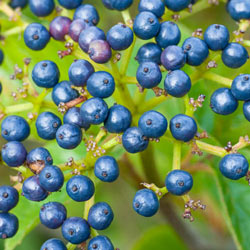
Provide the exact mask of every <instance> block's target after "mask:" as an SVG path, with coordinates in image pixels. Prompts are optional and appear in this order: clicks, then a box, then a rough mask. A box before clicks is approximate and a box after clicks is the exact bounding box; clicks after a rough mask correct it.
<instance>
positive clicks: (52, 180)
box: [39, 165, 64, 192]
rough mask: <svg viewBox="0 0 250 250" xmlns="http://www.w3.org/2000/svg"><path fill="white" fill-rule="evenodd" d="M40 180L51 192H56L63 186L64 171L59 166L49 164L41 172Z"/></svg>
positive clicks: (44, 187) (43, 186)
mask: <svg viewBox="0 0 250 250" xmlns="http://www.w3.org/2000/svg"><path fill="white" fill-rule="evenodd" d="M39 182H40V186H41V187H42V188H43V189H45V190H47V191H49V192H56V191H58V190H60V189H61V187H62V186H63V183H64V176H63V172H62V170H61V169H60V168H59V167H57V166H53V165H47V166H45V167H44V169H43V170H42V171H41V173H40V174H39Z"/></svg>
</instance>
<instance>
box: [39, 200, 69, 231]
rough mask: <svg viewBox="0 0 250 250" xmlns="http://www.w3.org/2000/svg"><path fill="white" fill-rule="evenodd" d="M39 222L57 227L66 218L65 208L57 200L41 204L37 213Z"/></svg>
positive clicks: (53, 227)
mask: <svg viewBox="0 0 250 250" xmlns="http://www.w3.org/2000/svg"><path fill="white" fill-rule="evenodd" d="M39 217H40V221H41V223H42V224H43V225H44V226H46V227H48V228H50V229H56V228H59V227H60V226H61V225H62V224H63V222H64V221H65V220H66V218H67V210H66V208H65V207H64V205H63V204H61V203H59V202H48V203H46V204H44V205H42V206H41V209H40V213H39Z"/></svg>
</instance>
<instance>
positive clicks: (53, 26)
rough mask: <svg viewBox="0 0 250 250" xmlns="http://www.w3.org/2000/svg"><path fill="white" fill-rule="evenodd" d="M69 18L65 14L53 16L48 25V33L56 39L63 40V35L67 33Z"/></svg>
mask: <svg viewBox="0 0 250 250" xmlns="http://www.w3.org/2000/svg"><path fill="white" fill-rule="evenodd" d="M70 24H71V20H70V19H69V18H68V17H66V16H58V17H55V18H54V19H53V20H52V21H51V22H50V25H49V32H50V35H51V36H52V37H53V38H54V39H55V40H57V41H65V36H66V35H67V34H68V33H69V27H70Z"/></svg>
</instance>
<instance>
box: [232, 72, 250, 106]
mask: <svg viewBox="0 0 250 250" xmlns="http://www.w3.org/2000/svg"><path fill="white" fill-rule="evenodd" d="M231 92H232V94H233V96H234V97H235V98H236V99H237V100H241V101H247V100H250V75H249V74H242V75H239V76H237V77H236V78H234V80H233V82H232V85H231Z"/></svg>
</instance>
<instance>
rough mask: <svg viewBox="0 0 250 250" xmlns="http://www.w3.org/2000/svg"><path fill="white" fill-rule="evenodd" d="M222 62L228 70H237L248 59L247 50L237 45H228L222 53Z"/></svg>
mask: <svg viewBox="0 0 250 250" xmlns="http://www.w3.org/2000/svg"><path fill="white" fill-rule="evenodd" d="M221 58H222V61H223V63H224V64H225V65H226V66H227V67H229V68H239V67H241V66H242V65H244V64H245V63H246V61H247V59H248V52H247V50H246V49H245V48H244V47H243V46H242V45H241V44H239V43H229V44H228V45H227V47H226V48H225V49H224V50H223V51H222V56H221Z"/></svg>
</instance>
